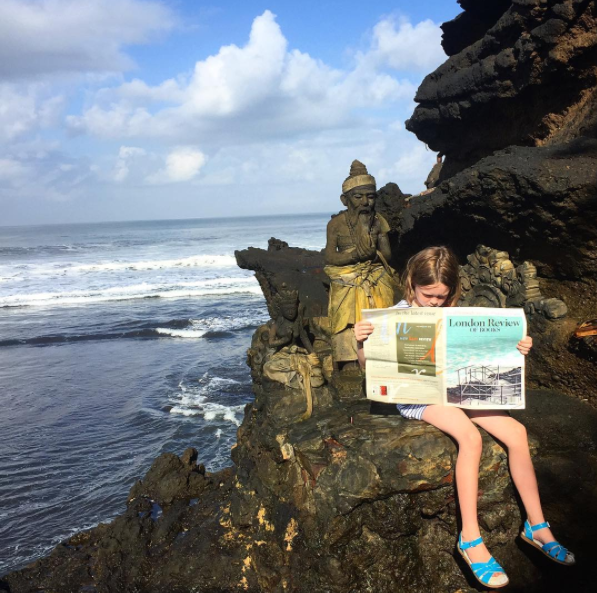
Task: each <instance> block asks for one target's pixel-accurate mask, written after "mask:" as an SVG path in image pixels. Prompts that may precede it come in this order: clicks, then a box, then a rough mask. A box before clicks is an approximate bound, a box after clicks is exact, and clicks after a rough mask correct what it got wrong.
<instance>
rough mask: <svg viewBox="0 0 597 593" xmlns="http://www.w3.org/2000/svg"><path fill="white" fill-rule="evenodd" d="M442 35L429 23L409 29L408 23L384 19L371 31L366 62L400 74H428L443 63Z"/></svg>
mask: <svg viewBox="0 0 597 593" xmlns="http://www.w3.org/2000/svg"><path fill="white" fill-rule="evenodd" d="M441 36H442V32H441V30H440V28H439V26H438V25H436V24H435V23H434V22H433V21H431V20H425V21H422V22H420V23H417V24H416V25H414V26H413V25H412V23H410V22H409V21H408V20H406V19H404V18H403V19H401V20H400V21H399V22H396V20H395V19H392V18H387V19H383V20H381V21H380V22H379V23H377V25H375V27H374V29H373V44H372V48H371V50H370V51H369V52H368V53H367V55H366V56H365V57H366V61H367V62H368V63H371V62H375V61H377V62H379V63H384V64H386V65H387V66H389V67H390V68H393V69H394V70H400V71H402V72H408V71H418V72H421V73H427V72H431V71H432V70H434V69H435V68H437V67H438V66H439V65H440V64H441V63H442V62H443V61H445V59H446V55H445V53H444V51H443V49H442V47H441Z"/></svg>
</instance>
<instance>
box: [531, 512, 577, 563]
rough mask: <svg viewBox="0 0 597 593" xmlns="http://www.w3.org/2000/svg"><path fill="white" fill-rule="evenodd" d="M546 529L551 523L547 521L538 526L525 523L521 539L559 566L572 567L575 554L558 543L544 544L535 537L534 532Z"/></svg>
mask: <svg viewBox="0 0 597 593" xmlns="http://www.w3.org/2000/svg"><path fill="white" fill-rule="evenodd" d="M545 527H549V523H548V522H547V521H546V522H545V523H537V525H531V524H530V523H529V521H528V520H527V521H525V522H524V530H523V532H522V533H521V534H520V537H521V538H522V539H523V540H524V541H525V542H528V543H529V544H531V546H534V547H535V548H537V549H538V550H540V551H541V552H543V553H544V554H545V555H546V556H547V557H548V558H550V559H551V560H553V561H554V562H557V563H558V564H563V565H564V566H572V565H573V564H574V563H575V562H576V560H575V559H574V554H573V553H572V552H569V551H568V550H567V549H566V548H565V547H564V546H562V545H561V544H559V543H558V542H556V541H553V542H548V543H546V544H542V543H541V542H540V541H539V540H536V539H535V538H534V537H533V532H534V531H539V529H544V528H545Z"/></svg>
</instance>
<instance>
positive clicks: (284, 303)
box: [274, 282, 298, 321]
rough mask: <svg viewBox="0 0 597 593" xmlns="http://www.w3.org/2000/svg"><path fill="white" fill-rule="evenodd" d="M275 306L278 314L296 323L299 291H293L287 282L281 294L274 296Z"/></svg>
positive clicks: (284, 283)
mask: <svg viewBox="0 0 597 593" xmlns="http://www.w3.org/2000/svg"><path fill="white" fill-rule="evenodd" d="M274 306H275V309H276V312H277V313H281V314H282V315H283V316H284V317H285V318H286V319H288V320H289V321H294V320H295V319H296V316H297V315H298V290H293V289H292V288H289V287H288V286H287V285H286V282H282V286H281V287H280V290H279V292H277V293H276V294H275V295H274Z"/></svg>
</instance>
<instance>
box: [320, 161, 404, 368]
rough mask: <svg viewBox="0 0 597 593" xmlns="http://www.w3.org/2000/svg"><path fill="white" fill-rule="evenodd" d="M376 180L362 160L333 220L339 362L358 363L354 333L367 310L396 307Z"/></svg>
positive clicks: (331, 263)
mask: <svg viewBox="0 0 597 593" xmlns="http://www.w3.org/2000/svg"><path fill="white" fill-rule="evenodd" d="M376 196H377V194H376V187H375V178H374V177H372V176H371V175H369V173H368V171H367V168H366V167H365V165H363V163H360V162H359V161H353V162H352V165H351V167H350V175H349V177H348V178H347V179H346V180H345V181H344V183H343V184H342V195H341V196H340V199H341V200H342V203H343V204H344V205H345V206H346V210H343V211H342V212H340V213H339V214H338V215H336V216H334V217H332V220H330V222H329V223H328V227H327V243H326V246H325V263H326V267H325V268H324V270H325V272H326V274H327V275H328V276H329V277H330V280H331V284H330V297H329V299H330V300H329V310H328V315H329V317H330V327H331V333H332V350H333V357H334V362H335V363H339V362H349V361H355V360H356V359H357V354H356V340H355V339H354V333H353V331H352V328H353V326H354V324H355V323H356V322H357V321H359V320H360V319H361V310H362V309H376V308H380V307H389V306H391V305H393V304H394V280H393V273H394V271H393V270H392V268H390V266H389V265H388V261H389V259H390V257H391V249H390V242H389V240H388V232H389V230H390V227H389V225H388V223H387V221H386V220H385V219H384V218H383V217H382V216H381V215H379V214H377V213H376V212H375V199H376Z"/></svg>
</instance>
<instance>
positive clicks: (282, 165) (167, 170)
mask: <svg viewBox="0 0 597 593" xmlns="http://www.w3.org/2000/svg"><path fill="white" fill-rule="evenodd" d="M459 12H460V7H459V6H458V5H457V3H456V1H455V0H432V1H423V2H411V1H400V0H397V1H394V2H386V1H385V0H381V1H378V2H371V3H365V2H352V1H342V2H340V1H331V2H326V1H325V0H322V1H319V2H315V1H311V0H307V1H302V2H290V1H287V2H281V1H274V2H262V1H258V0H244V1H242V2H241V1H238V0H237V1H232V0H226V1H220V2H217V3H215V2H213V3H209V2H202V1H201V0H194V1H191V0H186V1H184V0H178V1H173V0H171V1H165V0H162V1H160V0H2V2H1V3H0V211H1V213H2V214H1V216H0V225H13V224H14V225H16V224H43V223H67V222H94V221H108V220H139V219H162V218H197V217H212V216H231V215H236V216H239V215H255V214H257V215H258V214H275V213H293V212H332V211H335V210H338V209H340V207H341V204H340V201H339V193H340V186H341V183H342V181H343V179H344V178H345V177H346V175H347V174H348V169H349V166H350V162H351V161H352V160H353V159H355V158H358V159H359V160H361V161H363V162H364V163H365V164H366V165H367V166H368V167H369V170H370V172H371V173H372V174H373V175H374V176H375V177H376V178H377V181H378V185H383V184H385V183H387V182H388V181H394V182H396V183H398V184H399V185H400V187H401V188H402V189H403V190H404V191H408V192H417V191H420V190H421V189H423V181H424V179H425V177H426V175H427V173H428V171H429V169H430V168H431V166H432V165H433V162H434V158H435V157H434V154H433V153H431V152H430V151H428V150H426V148H425V146H424V145H422V144H421V143H419V142H418V141H417V139H416V138H415V137H414V136H413V135H412V134H410V133H408V132H406V131H405V130H404V120H405V119H407V118H408V117H409V116H410V114H411V113H412V110H413V108H414V103H413V96H414V93H415V90H416V88H417V86H418V85H419V84H420V82H421V80H422V79H423V77H424V76H425V75H426V74H428V73H429V72H431V71H432V70H434V69H435V68H436V67H437V66H438V65H439V64H440V63H442V62H443V61H444V60H445V59H446V57H445V55H444V54H443V51H442V50H441V46H440V36H441V32H440V30H439V28H438V26H439V24H440V23H441V22H444V21H446V20H449V19H451V18H454V16H456V15H457V14H458V13H459Z"/></svg>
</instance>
